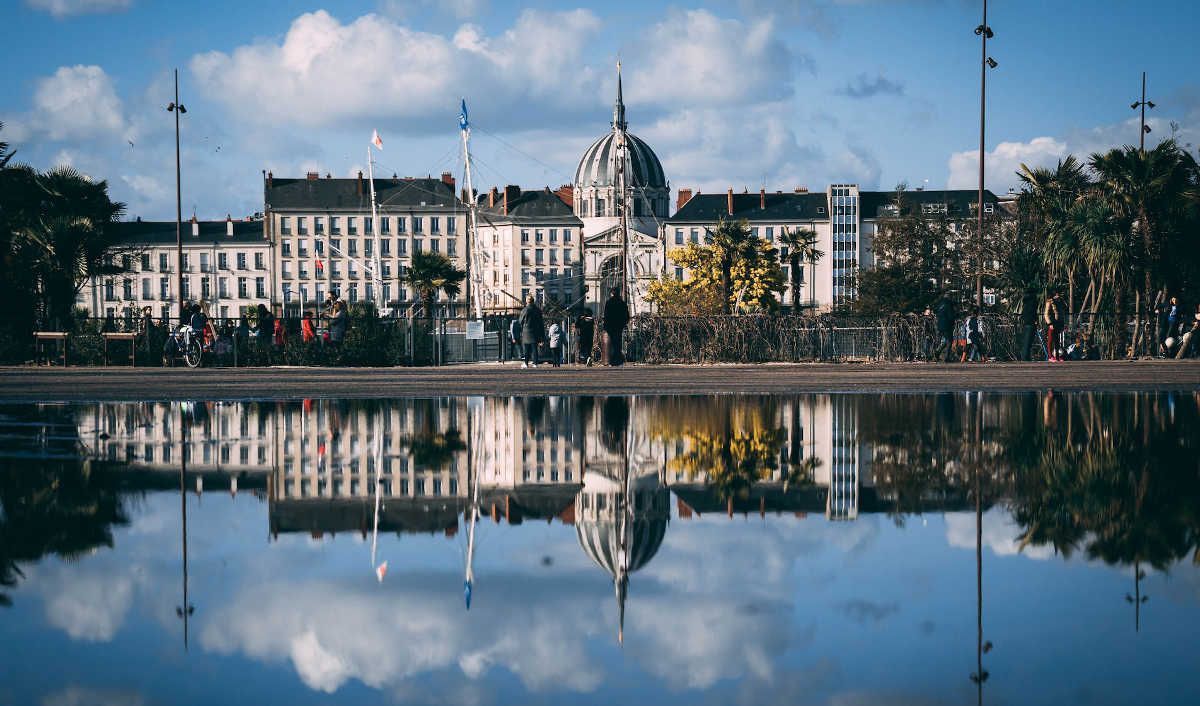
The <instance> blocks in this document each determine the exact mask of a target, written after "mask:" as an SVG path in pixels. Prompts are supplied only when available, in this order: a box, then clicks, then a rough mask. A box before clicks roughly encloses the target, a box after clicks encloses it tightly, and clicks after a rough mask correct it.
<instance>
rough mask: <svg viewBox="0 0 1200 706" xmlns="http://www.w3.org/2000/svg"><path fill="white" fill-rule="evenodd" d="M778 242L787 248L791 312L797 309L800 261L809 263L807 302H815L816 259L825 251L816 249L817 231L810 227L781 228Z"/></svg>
mask: <svg viewBox="0 0 1200 706" xmlns="http://www.w3.org/2000/svg"><path fill="white" fill-rule="evenodd" d="M779 244H780V245H782V246H784V247H785V248H787V251H788V254H787V255H786V257H787V260H788V274H789V275H791V280H792V313H795V312H797V311H799V310H800V309H799V307H798V305H797V303H796V302H797V298H798V296H799V293H800V263H801V262H806V263H808V265H809V273H808V274H809V277H808V286H809V297H808V299H809V304H810V305H812V304H815V303H816V299H815V296H816V291H815V290H814V289H813V286H814V283H815V278H816V275H815V274H814V271H815V269H816V265H817V260H820V259H821V258H822V257H825V253H823V252H821V251H820V250H818V249H817V231H815V230H812V229H811V228H798V229H796V230H788V229H787V228H786V227H785V228H784V229H783V234H782V235H780V236H779Z"/></svg>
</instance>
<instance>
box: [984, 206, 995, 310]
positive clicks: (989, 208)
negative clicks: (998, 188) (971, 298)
mask: <svg viewBox="0 0 1200 706" xmlns="http://www.w3.org/2000/svg"><path fill="white" fill-rule="evenodd" d="M983 212H984V213H995V212H996V204H994V203H985V204H983ZM984 298H985V299H986V298H987V297H984Z"/></svg>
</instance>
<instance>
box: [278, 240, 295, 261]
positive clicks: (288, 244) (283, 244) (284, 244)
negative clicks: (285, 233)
mask: <svg viewBox="0 0 1200 706" xmlns="http://www.w3.org/2000/svg"><path fill="white" fill-rule="evenodd" d="M279 248H280V250H282V251H283V256H284V257H291V255H292V241H290V240H281V241H279Z"/></svg>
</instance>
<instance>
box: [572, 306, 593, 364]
mask: <svg viewBox="0 0 1200 706" xmlns="http://www.w3.org/2000/svg"><path fill="white" fill-rule="evenodd" d="M575 331H576V334H575V362H577V363H579V364H580V365H591V364H592V348H593V347H595V345H596V320H595V319H594V318H592V313H591V312H590V311H585V312H583V313H582V314H580V315H579V318H578V319H575Z"/></svg>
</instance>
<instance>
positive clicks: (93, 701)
mask: <svg viewBox="0 0 1200 706" xmlns="http://www.w3.org/2000/svg"><path fill="white" fill-rule="evenodd" d="M145 702H146V699H145V698H144V697H143V696H142V695H141V694H139V693H137V692H132V691H118V690H114V689H94V688H91V687H84V686H68V687H66V688H64V689H59V690H58V691H54V692H51V693H49V694H46V695H45V696H43V697H42V706H141V704H144V703H145Z"/></svg>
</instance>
